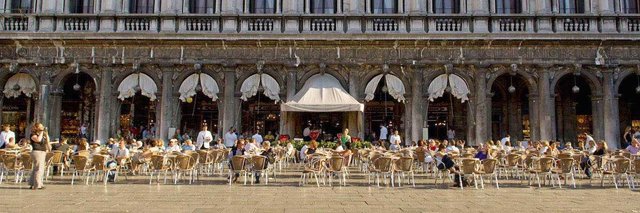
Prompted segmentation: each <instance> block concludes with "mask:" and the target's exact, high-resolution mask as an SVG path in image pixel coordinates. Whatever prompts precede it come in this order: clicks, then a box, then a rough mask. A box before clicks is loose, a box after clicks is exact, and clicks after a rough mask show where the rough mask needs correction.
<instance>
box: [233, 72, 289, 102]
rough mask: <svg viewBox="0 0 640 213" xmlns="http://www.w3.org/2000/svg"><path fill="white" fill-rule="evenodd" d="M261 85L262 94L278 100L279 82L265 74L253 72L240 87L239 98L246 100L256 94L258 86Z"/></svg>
mask: <svg viewBox="0 0 640 213" xmlns="http://www.w3.org/2000/svg"><path fill="white" fill-rule="evenodd" d="M260 85H262V88H263V89H264V95H265V96H267V97H268V98H269V99H271V100H274V101H276V102H278V101H280V84H278V81H276V79H274V78H273V77H271V76H270V75H267V74H254V75H252V76H249V77H248V78H247V79H246V80H244V82H242V86H241V87H240V92H241V93H242V96H241V97H240V99H242V100H243V101H247V99H249V98H251V97H253V96H255V95H256V94H258V88H259V87H260Z"/></svg>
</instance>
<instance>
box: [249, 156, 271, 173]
mask: <svg viewBox="0 0 640 213" xmlns="http://www.w3.org/2000/svg"><path fill="white" fill-rule="evenodd" d="M251 162H253V170H256V171H262V170H263V169H264V167H265V164H266V163H267V157H265V156H262V155H256V156H253V157H251Z"/></svg>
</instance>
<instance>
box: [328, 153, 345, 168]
mask: <svg viewBox="0 0 640 213" xmlns="http://www.w3.org/2000/svg"><path fill="white" fill-rule="evenodd" d="M343 165H344V158H343V157H342V156H332V157H331V158H330V159H329V166H330V168H331V170H332V171H336V172H338V171H342V168H343Z"/></svg>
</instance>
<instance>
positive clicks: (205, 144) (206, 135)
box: [196, 125, 213, 150]
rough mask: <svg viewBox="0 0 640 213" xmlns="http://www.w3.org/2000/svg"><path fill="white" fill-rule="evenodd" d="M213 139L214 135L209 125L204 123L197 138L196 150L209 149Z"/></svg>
mask: <svg viewBox="0 0 640 213" xmlns="http://www.w3.org/2000/svg"><path fill="white" fill-rule="evenodd" d="M211 141H213V135H212V134H211V132H210V131H209V127H207V125H202V131H200V132H199V133H198V137H197V138H196V150H201V149H209V144H210V143H211Z"/></svg>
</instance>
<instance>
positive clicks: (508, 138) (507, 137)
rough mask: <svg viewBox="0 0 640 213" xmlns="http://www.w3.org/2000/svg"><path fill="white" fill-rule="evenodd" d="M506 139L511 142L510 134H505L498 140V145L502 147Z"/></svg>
mask: <svg viewBox="0 0 640 213" xmlns="http://www.w3.org/2000/svg"><path fill="white" fill-rule="evenodd" d="M507 141H509V143H511V135H509V134H507V136H506V137H504V138H502V140H500V146H501V148H502V149H504V146H505V144H507Z"/></svg>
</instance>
